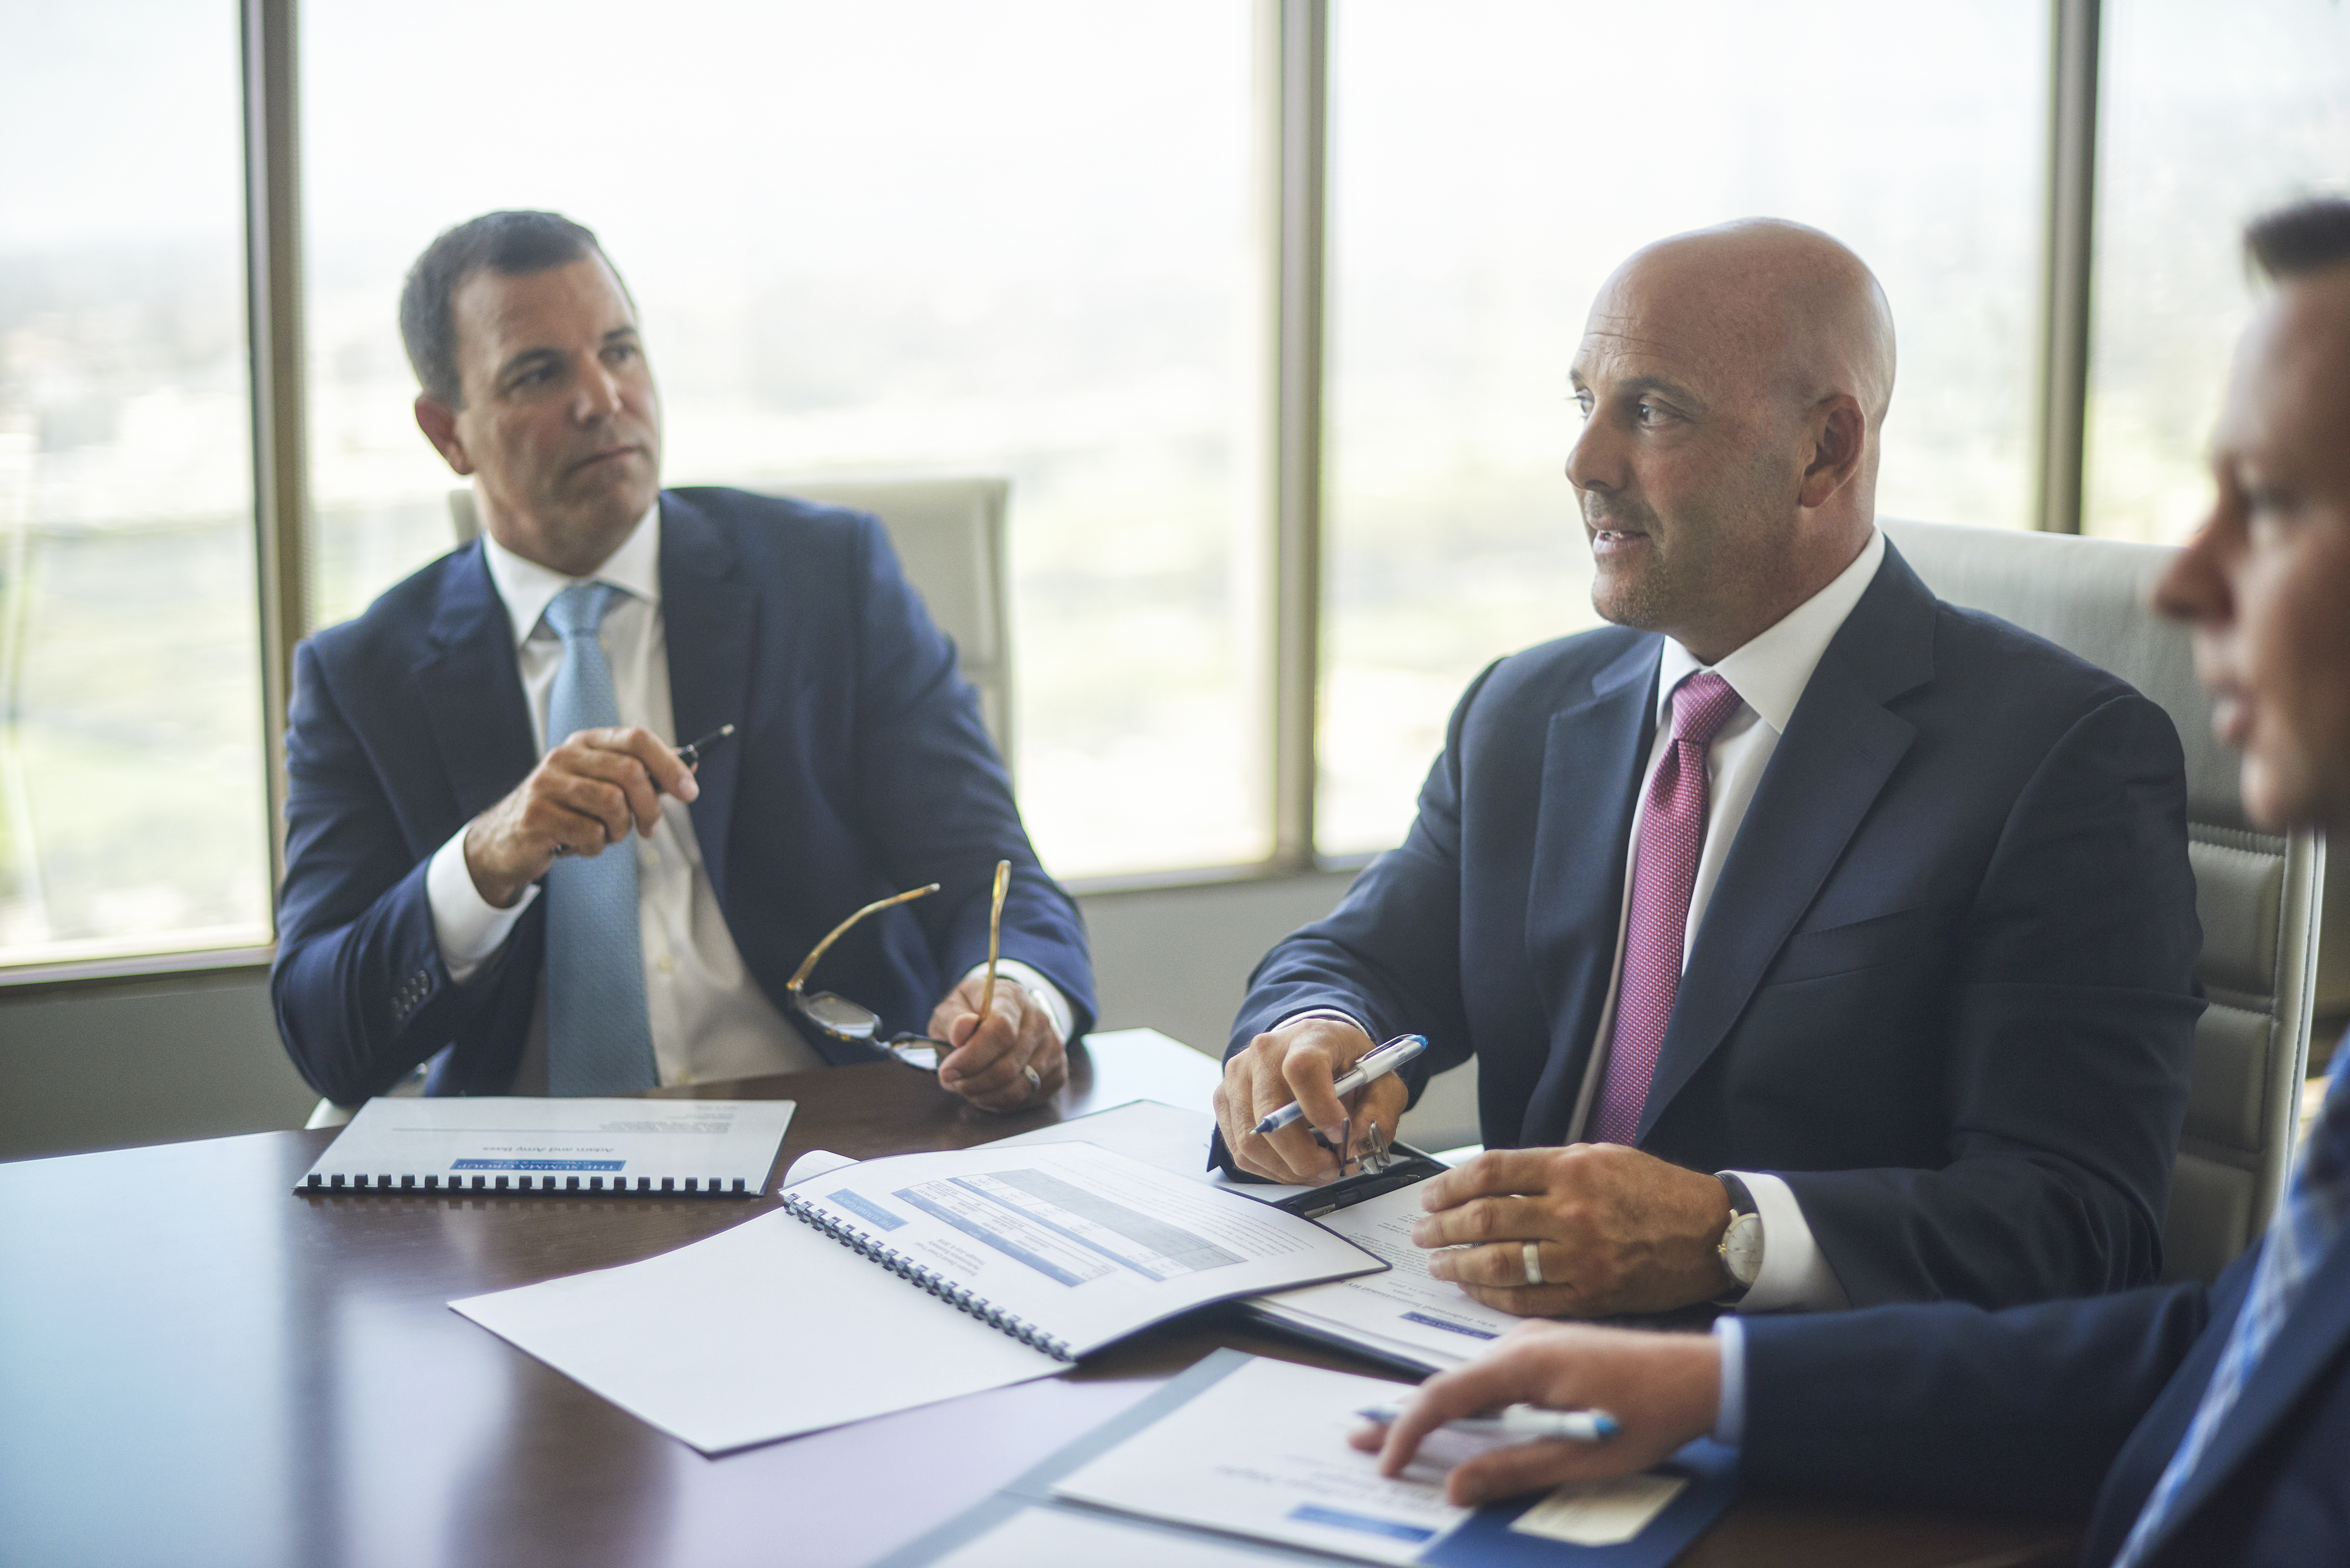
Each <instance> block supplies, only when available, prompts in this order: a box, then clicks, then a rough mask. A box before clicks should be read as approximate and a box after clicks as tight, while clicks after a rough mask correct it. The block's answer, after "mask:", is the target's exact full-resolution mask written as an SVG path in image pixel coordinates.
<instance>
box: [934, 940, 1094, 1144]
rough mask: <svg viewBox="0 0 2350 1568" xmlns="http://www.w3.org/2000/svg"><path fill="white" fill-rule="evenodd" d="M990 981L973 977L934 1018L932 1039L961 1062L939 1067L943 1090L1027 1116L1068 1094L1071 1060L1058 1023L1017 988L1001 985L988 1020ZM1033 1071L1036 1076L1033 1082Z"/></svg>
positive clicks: (943, 1063)
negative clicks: (985, 1000) (983, 999)
mask: <svg viewBox="0 0 2350 1568" xmlns="http://www.w3.org/2000/svg"><path fill="white" fill-rule="evenodd" d="M986 986H987V979H986V977H985V976H984V975H972V976H971V977H969V978H967V979H966V980H964V981H963V982H962V984H961V985H958V986H956V987H955V988H954V989H953V990H952V991H951V992H947V995H946V1000H945V1001H943V1002H940V1003H939V1004H938V1006H937V1007H936V1008H935V1009H933V1010H932V1012H931V1039H933V1040H943V1041H945V1042H946V1043H947V1044H950V1045H951V1046H953V1047H954V1048H955V1050H954V1054H952V1055H951V1056H948V1057H946V1058H944V1059H943V1060H941V1062H940V1063H939V1082H940V1083H941V1084H943V1085H946V1087H948V1088H950V1089H952V1090H953V1091H954V1092H955V1093H956V1094H958V1095H961V1096H962V1097H963V1098H964V1099H966V1100H969V1101H970V1102H971V1103H972V1105H974V1106H978V1107H979V1108H980V1109H981V1110H983V1111H1024V1110H1026V1109H1027V1108H1028V1107H1029V1106H1036V1105H1042V1104H1043V1103H1044V1102H1045V1101H1046V1100H1048V1099H1050V1098H1052V1097H1053V1096H1055V1095H1056V1094H1059V1093H1060V1092H1061V1085H1064V1084H1066V1083H1067V1082H1068V1081H1069V1053H1068V1048H1067V1046H1066V1044H1063V1042H1062V1040H1061V1032H1060V1031H1059V1030H1058V1029H1056V1028H1055V1027H1054V1025H1053V1015H1052V1013H1050V1012H1047V1011H1045V1006H1044V1004H1043V1003H1042V1002H1038V1001H1037V1000H1036V999H1035V997H1033V996H1031V995H1029V994H1028V988H1027V987H1026V986H1024V985H1022V984H1020V983H1019V982H1018V981H1011V980H1006V979H1005V978H1004V977H1003V975H1001V974H999V975H997V976H996V977H995V997H994V1000H993V1002H991V1003H990V1004H989V1006H988V1010H987V1016H985V1017H984V1018H983V1017H981V1016H980V1012H979V998H980V993H981V992H983V991H984V990H985V989H986ZM1026 1068H1034V1069H1035V1082H1033V1083H1032V1082H1030V1081H1029V1075H1028V1074H1027V1072H1025V1071H1024V1069H1026Z"/></svg>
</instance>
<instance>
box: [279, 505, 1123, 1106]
mask: <svg viewBox="0 0 2350 1568" xmlns="http://www.w3.org/2000/svg"><path fill="white" fill-rule="evenodd" d="M660 506H661V539H660V584H661V616H662V624H663V626H664V628H665V630H666V635H667V639H668V652H669V668H670V689H671V703H672V706H673V710H674V717H675V722H676V724H677V728H678V733H679V735H681V736H687V735H699V734H702V733H705V732H709V731H711V730H714V729H716V728H717V727H718V726H719V725H721V724H724V723H733V724H734V725H736V726H737V728H738V733H737V736H736V738H735V739H734V740H733V741H731V742H728V743H727V744H725V745H723V746H719V747H716V748H714V749H713V750H712V753H711V754H710V756H709V758H708V759H707V760H706V761H704V762H703V763H702V765H701V768H700V770H699V778H700V783H701V785H702V794H701V797H700V798H699V799H697V800H696V801H695V802H694V803H693V804H692V805H691V808H690V809H691V814H692V819H693V830H694V836H695V838H696V839H697V840H698V841H699V843H700V846H701V850H702V865H703V867H704V868H705V870H706V872H707V874H708V876H709V877H710V878H711V882H712V888H713V890H714V891H715V892H716V894H717V896H718V901H719V906H720V908H721V909H723V910H724V911H725V916H726V927H727V929H728V931H729V932H730V933H731V934H732V935H733V939H734V945H735V946H736V948H737V949H739V950H741V952H742V955H743V964H744V966H745V967H746V968H747V969H748V970H749V971H750V972H751V974H752V975H753V977H754V978H755V979H756V981H758V983H759V984H760V985H761V986H763V987H764V988H765V990H766V992H767V995H768V996H769V998H770V999H771V1000H773V1001H775V1002H776V1003H777V1005H778V1006H782V1005H783V1003H784V983H785V981H787V980H788V979H790V977H791V973H792V971H794V970H795V969H796V968H797V967H798V966H799V963H800V961H801V960H802V959H803V958H805V957H806V955H807V953H808V950H810V949H811V948H813V947H814V946H815V945H816V942H817V941H818V940H820V939H821V938H822V937H823V935H824V933H825V932H826V931H827V930H828V929H830V928H831V927H832V926H833V925H834V924H835V923H836V922H837V921H838V920H840V919H843V918H845V917H846V916H847V915H848V914H849V912H850V911H852V910H854V909H858V907H860V906H862V905H864V904H866V903H868V902H870V901H872V900H873V899H875V898H880V897H883V896H884V895H886V894H889V893H895V892H899V891H902V890H903V889H905V888H910V887H915V886H918V885H920V884H921V883H924V882H939V883H942V884H943V885H944V886H943V888H942V890H941V892H940V893H938V894H935V895H933V896H932V897H931V898H925V899H922V900H920V902H917V903H914V904H911V905H908V906H905V907H903V908H900V909H892V910H889V911H886V912H885V913H883V914H881V915H879V916H876V917H874V918H873V919H868V920H867V921H865V922H864V923H863V924H861V925H859V926H858V928H857V929H855V930H853V931H851V932H850V933H849V934H848V935H847V937H845V938H843V939H842V940H841V941H840V943H839V944H838V945H837V946H836V947H835V948H834V949H833V950H831V951H830V952H829V953H827V955H826V956H825V960H824V962H823V964H822V965H821V966H820V967H819V968H818V970H817V971H816V977H815V981H814V983H816V985H818V986H820V987H821V988H823V989H825V990H828V991H834V992H838V993H840V994H841V995H843V996H847V997H848V998H851V999H852V1000H854V1001H857V1002H863V1003H865V1004H866V1005H867V1006H868V1007H870V1008H872V1009H873V1010H874V1011H875V1012H879V1013H880V1014H881V1015H882V1016H883V1018H885V1019H886V1020H887V1021H888V1023H889V1026H890V1027H891V1028H892V1029H903V1030H910V1031H913V1032H916V1033H920V1032H921V1031H922V1030H923V1029H924V1028H925V1027H926V1026H927V1024H928V1023H929V1020H930V1014H931V1008H932V1007H933V1006H935V1005H936V1004H937V1002H938V1001H939V999H940V998H941V997H942V996H943V995H945V994H946V992H947V991H948V989H949V988H950V986H951V984H952V983H953V981H954V980H955V979H956V978H958V977H959V976H961V975H962V973H963V972H964V971H967V970H969V969H970V968H971V967H972V965H973V964H975V963H981V962H983V961H985V960H986V957H987V916H988V904H989V898H990V893H991V891H992V886H993V878H994V872H995V863H996V861H997V860H999V859H1008V860H1010V861H1011V862H1012V865H1013V879H1012V888H1011V892H1010V894H1009V896H1008V897H1007V898H1006V899H1005V902H1004V910H1003V953H1004V956H1006V957H1008V958H1014V959H1018V960H1020V961H1023V962H1025V963H1028V964H1032V965H1034V966H1035V968H1036V969H1037V970H1039V971H1042V972H1043V973H1044V974H1045V976H1047V977H1048V978H1049V979H1051V980H1052V981H1053V982H1054V983H1055V985H1057V986H1058V987H1059V988H1060V990H1061V992H1062V994H1063V995H1065V996H1066V997H1067V998H1068V1000H1069V1003H1070V1006H1071V1008H1072V1009H1073V1010H1074V1012H1075V1013H1076V1033H1084V1032H1085V1031H1086V1029H1087V1028H1088V1027H1089V1026H1090V1023H1091V1021H1092V1016H1093V980H1092V973H1091V970H1090V967H1089V964H1088V961H1087V951H1086V940H1085V930H1084V926H1083V923H1082V921H1081V919H1080V918H1079V916H1078V914H1077V910H1076V906H1075V905H1074V904H1073V903H1072V902H1071V901H1070V899H1069V898H1068V896H1067V895H1066V893H1064V892H1063V891H1062V890H1061V888H1059V887H1058V886H1057V885H1056V884H1055V882H1054V881H1053V880H1052V879H1051V878H1050V877H1046V876H1045V873H1044V871H1043V870H1042V868H1041V867H1039V866H1038V864H1037V861H1036V857H1035V852H1034V851H1033V850H1031V849H1030V847H1029V845H1028V837H1027V835H1026V833H1025V832H1024V830H1023V829H1022V827H1021V825H1020V815H1019V812H1018V809H1017V808H1016V807H1015V806H1014V804H1013V799H1012V789H1011V783H1010V780H1009V778H1008V777H1007V776H1006V774H1005V773H1004V770H1003V763H1002V762H1001V760H1000V759H999V758H998V756H997V754H996V752H995V748H994V745H993V742H990V740H989V739H988V736H987V732H986V731H985V729H984V728H983V726H982V724H981V722H980V717H979V704H978V701H977V699H976V697H975V696H974V694H973V693H972V689H971V687H970V685H969V684H968V683H967V682H965V681H964V680H962V677H961V676H960V675H959V674H957V673H956V670H955V661H954V648H953V645H952V644H951V643H950V642H949V641H948V640H947V639H946V637H945V636H944V635H943V634H941V632H940V631H939V629H938V628H937V627H936V626H934V625H933V624H932V623H931V618H930V615H929V612H928V611H927V610H926V609H925V608H924V607H923V606H922V602H921V599H920V597H919V596H918V595H917V594H916V593H915V592H914V590H913V589H912V587H910V586H909V585H908V583H907V582H906V579H905V577H904V576H903V575H902V574H901V573H900V572H899V567H898V561H897V557H896V556H895V555H894V554H892V552H891V551H890V549H889V540H888V538H887V537H886V536H885V535H884V534H883V533H882V531H881V527H880V524H879V523H877V522H876V521H875V520H874V519H873V518H871V517H869V516H867V515H864V514H860V513H854V512H846V511H840V510H837V509H834V508H827V507H818V506H812V505H808V504H804V503H800V502H795V501H778V500H773V499H770V498H767V497H764V496H757V495H751V494H748V493H743V492H741V491H733V490H715V489H709V490H671V491H664V492H663V493H662V494H661V500H660ZM537 761H538V759H537V755H536V751H535V748H534V744H533V741H532V735H531V722H530V714H529V711H528V709H527V707H526V706H525V699H524V695H523V689H522V678H521V675H520V672H519V670H518V667H517V665H516V662H515V649H514V638H513V634H512V632H511V630H510V629H509V623H508V620H507V617H506V612H505V607H504V602H503V601H502V600H501V599H500V598H499V597H498V595H497V590H496V588H495V587H494V586H493V585H492V583H491V580H490V575H489V568H488V566H487V565H486V564H485V563H484V560H483V557H482V550H481V546H480V545H469V546H467V547H466V548H463V549H461V550H458V551H455V552H454V553H452V554H451V555H448V556H442V558H441V559H440V560H438V561H435V562H434V563H432V565H431V566H427V567H425V568H424V569H423V570H422V571H421V572H419V573H417V574H416V575H415V576H412V577H410V578H409V579H408V580H407V581H405V582H403V583H401V584H400V585H399V586H398V587H394V588H392V589H390V591H389V592H387V593H386V594H384V596H383V597H381V598H379V599H378V600H376V602H375V603H374V604H373V605H371V606H369V608H368V610H367V613H366V614H364V615H362V616H360V617H359V618H358V619H357V620H354V621H350V622H348V623H346V624H344V625H342V626H338V627H335V628H331V629H329V630H327V631H322V632H320V633H318V634H317V636H316V637H313V638H311V639H308V640H307V641H306V642H305V643H303V644H302V646H301V648H300V649H298V650H297V652H296V662H295V683H294V696H293V702H292V707H291V713H290V717H289V721H288V725H287V731H286V773H287V782H288V790H287V796H286V825H287V838H286V884H285V888H284V889H283V890H282V892H281V894H280V896H279V901H278V945H277V961H276V965H275V967H274V969H273V970H272V972H271V976H270V989H271V994H272V996H273V998H274V1000H275V1002H276V1010H277V1021H278V1028H279V1030H280V1032H281V1033H283V1034H284V1036H285V1040H286V1049H287V1050H288V1051H289V1052H291V1053H292V1054H293V1057H294V1061H295V1063H296V1065H297V1066H299V1067H300V1068H301V1070H302V1073H303V1075H304V1076H305V1077H307V1078H308V1079H309V1081H310V1083H311V1085H312V1086H314V1087H315V1088H317V1090H318V1091H319V1092H320V1093H321V1094H323V1095H325V1096H328V1098H330V1099H334V1100H339V1101H351V1100H358V1099H362V1098H364V1097H366V1096H369V1095H372V1094H378V1093H380V1092H382V1091H383V1090H384V1089H386V1088H388V1087H390V1085H392V1084H393V1083H395V1082H397V1081H398V1080H399V1079H400V1077H401V1076H402V1075H404V1074H406V1073H407V1072H408V1071H410V1070H411V1068H413V1067H414V1066H415V1065H416V1064H418V1063H420V1062H422V1061H425V1060H426V1059H427V1058H432V1057H435V1056H437V1057H438V1058H439V1060H438V1061H437V1062H436V1063H435V1064H434V1066H433V1069H432V1075H431V1077H430V1079H429V1080H428V1085H427V1086H428V1092H431V1093H435V1094H502V1093H504V1091H505V1090H506V1088H507V1087H508V1086H509V1085H511V1083H512V1082H513V1079H514V1074H515V1066H516V1064H517V1063H518V1062H519V1061H520V1059H521V1054H522V1050H523V1045H524V1041H525V1034H526V1033H527V1031H528V1027H529V1023H530V1016H531V1012H532V1008H533V1005H534V1002H535V1000H536V982H537V977H538V972H539V967H540V961H541V959H542V957H543V955H544V952H545V948H546V901H545V900H544V899H541V900H537V901H536V902H535V903H534V904H533V905H532V907H531V909H529V910H528V911H526V912H525V914H524V916H523V918H522V919H521V920H520V922H519V923H518V924H517V925H516V927H515V932H514V935H513V936H512V937H511V938H510V939H509V940H508V941H507V943H506V946H505V948H504V950H503V951H502V952H501V953H500V955H499V956H498V958H497V959H496V960H494V961H493V963H492V965H491V967H490V968H489V969H488V970H486V971H484V973H482V974H479V975H477V976H475V977H474V978H473V980H472V981H469V982H468V983H467V984H464V985H462V986H460V985H457V984H454V983H453V982H452V981H451V980H450V977H449V971H448V969H447V967H446V966H445V965H444V964H443V963H442V961H441V956H440V949H439V946H438V944H437V942H436V941H435V940H434V937H433V930H432V910H431V909H430V906H429V905H428V903H427V902H426V898H425V888H424V874H425V866H426V864H427V862H428V861H429V860H430V859H431V857H432V853H433V851H434V850H436V849H438V848H440V846H442V844H443V843H444V842H446V841H447V840H448V838H449V837H450V836H451V835H452V834H454V833H455V832H456V831H457V830H458V829H459V828H460V827H462V826H464V824H465V823H466V822H468V821H470V820H471V819H472V818H473V817H474V816H475V815H478V814H480V813H481V812H482V811H483V810H484V808H486V807H488V806H489V805H493V804H494V803H495V802H496V801H497V800H498V799H500V798H501V797H502V796H504V794H506V793H507V792H508V791H510V790H512V789H513V788H514V787H515V784H519V783H520V782H521V781H522V779H523V777H524V775H525V774H528V773H529V772H530V770H531V769H532V768H533V767H534V766H536V764H537ZM804 1033H806V1037H807V1039H808V1041H809V1044H812V1045H814V1046H816V1049H818V1050H819V1051H822V1052H824V1053H825V1054H826V1055H827V1057H829V1058H831V1059H834V1060H836V1061H841V1060H850V1059H862V1056H863V1054H862V1053H861V1052H859V1051H858V1050H857V1049H856V1048H853V1047H843V1046H841V1045H839V1044H838V1043H837V1042H833V1041H830V1040H828V1039H827V1038H826V1037H824V1036H823V1035H821V1034H820V1033H817V1032H816V1031H815V1030H813V1029H810V1030H806V1031H805V1032H804Z"/></svg>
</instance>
